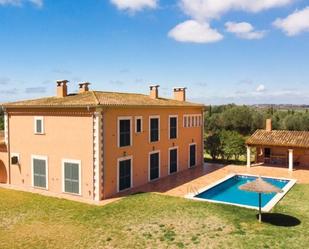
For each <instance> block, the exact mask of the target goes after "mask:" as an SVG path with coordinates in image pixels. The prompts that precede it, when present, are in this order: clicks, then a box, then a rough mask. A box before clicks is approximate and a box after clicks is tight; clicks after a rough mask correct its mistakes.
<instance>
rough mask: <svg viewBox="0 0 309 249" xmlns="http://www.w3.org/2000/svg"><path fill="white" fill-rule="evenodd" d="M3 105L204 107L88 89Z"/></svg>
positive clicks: (172, 100)
mask: <svg viewBox="0 0 309 249" xmlns="http://www.w3.org/2000/svg"><path fill="white" fill-rule="evenodd" d="M2 105H3V106H4V107H87V106H90V107H93V106H116V107H117V106H119V107H121V106H137V107H139V106H141V107H142V106H157V107H166V106H168V107H204V105H202V104H196V103H191V102H186V101H185V102H183V101H178V100H174V99H167V98H158V99H152V98H150V97H149V95H144V94H137V93H119V92H101V91H89V92H84V93H79V94H70V95H68V96H67V97H64V98H58V97H47V98H40V99H33V100H25V101H18V102H11V103H5V104H2Z"/></svg>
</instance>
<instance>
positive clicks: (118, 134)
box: [117, 116, 133, 148]
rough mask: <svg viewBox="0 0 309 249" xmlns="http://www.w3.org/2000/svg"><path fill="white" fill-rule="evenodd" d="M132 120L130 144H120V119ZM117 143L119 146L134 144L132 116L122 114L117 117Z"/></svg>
mask: <svg viewBox="0 0 309 249" xmlns="http://www.w3.org/2000/svg"><path fill="white" fill-rule="evenodd" d="M121 120H130V145H126V146H120V121H121ZM117 145H118V148H127V147H130V146H133V135H132V116H121V117H118V118H117Z"/></svg>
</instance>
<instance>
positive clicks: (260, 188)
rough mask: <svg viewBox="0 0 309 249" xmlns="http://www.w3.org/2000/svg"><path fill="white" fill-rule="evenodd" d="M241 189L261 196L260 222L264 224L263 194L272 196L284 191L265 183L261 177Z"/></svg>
mask: <svg viewBox="0 0 309 249" xmlns="http://www.w3.org/2000/svg"><path fill="white" fill-rule="evenodd" d="M239 189H241V190H245V191H249V192H256V193H258V194H259V222H262V207H261V206H262V193H264V194H270V193H281V192H283V191H282V189H280V188H277V187H275V186H274V185H272V184H270V183H268V182H266V181H264V180H263V179H262V178H261V177H258V178H257V179H256V180H254V181H252V182H248V183H245V184H243V185H241V186H240V187H239Z"/></svg>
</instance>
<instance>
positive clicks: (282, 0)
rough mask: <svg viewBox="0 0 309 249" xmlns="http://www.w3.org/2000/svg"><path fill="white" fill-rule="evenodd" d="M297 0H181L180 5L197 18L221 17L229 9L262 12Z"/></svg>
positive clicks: (188, 13) (189, 14)
mask: <svg viewBox="0 0 309 249" xmlns="http://www.w3.org/2000/svg"><path fill="white" fill-rule="evenodd" d="M294 1H296V0H181V2H180V6H181V8H182V9H183V11H184V12H185V13H186V14H187V15H188V16H190V17H192V18H194V19H197V20H210V19H214V18H220V17H221V15H223V14H225V13H227V12H229V11H245V12H260V11H263V10H267V9H271V8H276V7H282V6H284V5H287V4H289V3H292V2H294Z"/></svg>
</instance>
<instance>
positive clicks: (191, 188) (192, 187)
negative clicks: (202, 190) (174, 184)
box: [187, 185, 199, 195]
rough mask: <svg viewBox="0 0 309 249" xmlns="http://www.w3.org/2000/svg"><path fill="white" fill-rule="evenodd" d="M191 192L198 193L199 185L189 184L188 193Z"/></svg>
mask: <svg viewBox="0 0 309 249" xmlns="http://www.w3.org/2000/svg"><path fill="white" fill-rule="evenodd" d="M191 193H193V194H194V195H198V194H199V192H198V189H197V187H195V186H192V185H189V186H188V188H187V194H191Z"/></svg>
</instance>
